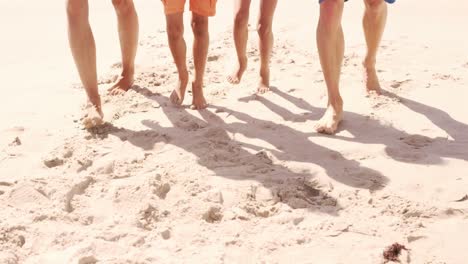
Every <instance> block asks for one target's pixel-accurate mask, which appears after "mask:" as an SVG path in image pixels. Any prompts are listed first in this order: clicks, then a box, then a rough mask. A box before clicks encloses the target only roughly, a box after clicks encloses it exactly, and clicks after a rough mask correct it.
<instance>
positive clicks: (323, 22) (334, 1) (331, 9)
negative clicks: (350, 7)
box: [319, 0, 344, 31]
mask: <svg viewBox="0 0 468 264" xmlns="http://www.w3.org/2000/svg"><path fill="white" fill-rule="evenodd" d="M343 6H344V1H343V0H326V1H324V2H323V3H322V4H321V6H320V19H319V27H320V28H321V29H323V30H325V31H333V30H335V29H336V28H338V27H339V26H340V24H341V14H342V12H343Z"/></svg>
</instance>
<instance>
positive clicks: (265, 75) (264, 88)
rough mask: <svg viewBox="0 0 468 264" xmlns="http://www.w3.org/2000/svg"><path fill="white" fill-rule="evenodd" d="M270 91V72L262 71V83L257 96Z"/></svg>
mask: <svg viewBox="0 0 468 264" xmlns="http://www.w3.org/2000/svg"><path fill="white" fill-rule="evenodd" d="M268 91H270V70H269V69H266V70H260V83H259V85H258V88H257V94H264V93H267V92H268Z"/></svg>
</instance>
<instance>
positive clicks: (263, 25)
mask: <svg viewBox="0 0 468 264" xmlns="http://www.w3.org/2000/svg"><path fill="white" fill-rule="evenodd" d="M257 33H258V36H259V37H260V38H265V37H269V36H271V35H272V34H273V30H272V22H271V21H265V20H263V19H260V20H259V21H258V24H257Z"/></svg>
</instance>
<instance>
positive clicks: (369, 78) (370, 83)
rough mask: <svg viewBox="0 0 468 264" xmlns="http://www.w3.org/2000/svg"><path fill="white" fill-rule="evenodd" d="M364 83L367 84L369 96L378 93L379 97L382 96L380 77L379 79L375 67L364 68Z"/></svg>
mask: <svg viewBox="0 0 468 264" xmlns="http://www.w3.org/2000/svg"><path fill="white" fill-rule="evenodd" d="M364 82H365V83H366V91H367V93H368V94H371V93H376V94H377V95H380V93H381V89H380V83H379V77H377V72H376V71H375V67H365V66H364Z"/></svg>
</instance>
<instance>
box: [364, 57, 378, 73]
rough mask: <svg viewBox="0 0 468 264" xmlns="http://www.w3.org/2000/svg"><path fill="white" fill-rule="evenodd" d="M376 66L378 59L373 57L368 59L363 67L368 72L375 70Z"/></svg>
mask: <svg viewBox="0 0 468 264" xmlns="http://www.w3.org/2000/svg"><path fill="white" fill-rule="evenodd" d="M375 64H376V59H375V58H372V57H366V58H365V59H364V61H363V62H362V66H363V67H364V68H365V69H368V70H374V69H375Z"/></svg>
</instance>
